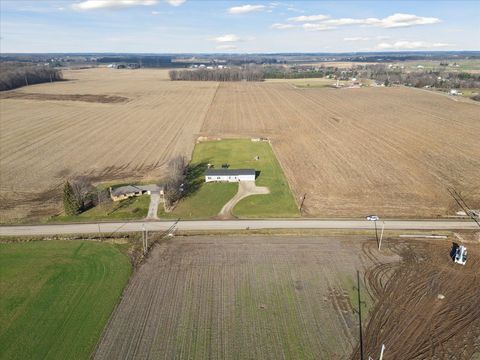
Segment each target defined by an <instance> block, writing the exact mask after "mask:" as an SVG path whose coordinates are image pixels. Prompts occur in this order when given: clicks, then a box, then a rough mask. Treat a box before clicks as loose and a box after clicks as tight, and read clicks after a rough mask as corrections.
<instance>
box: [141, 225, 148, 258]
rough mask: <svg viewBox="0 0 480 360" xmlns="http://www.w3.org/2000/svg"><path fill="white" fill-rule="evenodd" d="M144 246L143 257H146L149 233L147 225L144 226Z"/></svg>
mask: <svg viewBox="0 0 480 360" xmlns="http://www.w3.org/2000/svg"><path fill="white" fill-rule="evenodd" d="M142 246H143V255H146V254H147V251H148V232H147V230H146V229H145V224H143V226H142Z"/></svg>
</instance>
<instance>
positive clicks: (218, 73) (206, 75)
mask: <svg viewBox="0 0 480 360" xmlns="http://www.w3.org/2000/svg"><path fill="white" fill-rule="evenodd" d="M168 74H169V76H170V80H173V81H177V80H184V81H242V80H245V81H263V80H264V78H265V74H264V71H263V70H262V69H261V68H258V67H248V68H246V69H242V68H228V69H195V70H170V71H169V72H168Z"/></svg>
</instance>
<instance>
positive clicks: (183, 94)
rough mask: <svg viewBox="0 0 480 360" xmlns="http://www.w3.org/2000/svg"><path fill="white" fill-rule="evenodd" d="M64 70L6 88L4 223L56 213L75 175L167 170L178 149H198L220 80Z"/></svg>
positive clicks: (0, 138) (0, 168)
mask: <svg viewBox="0 0 480 360" xmlns="http://www.w3.org/2000/svg"><path fill="white" fill-rule="evenodd" d="M64 75H65V78H67V79H72V80H71V81H65V82H56V83H52V84H50V83H48V84H41V85H34V86H29V87H25V88H22V89H20V90H16V91H12V92H7V93H4V94H2V99H1V100H0V118H1V120H0V129H1V131H0V144H1V145H0V146H1V148H0V183H1V185H0V186H1V187H0V199H1V201H2V206H1V210H0V219H1V220H2V222H8V221H10V220H12V219H15V218H23V217H28V218H30V219H32V218H35V217H36V216H39V215H47V214H50V215H51V214H55V213H57V212H58V211H59V210H60V209H61V207H60V200H61V198H60V195H61V189H62V184H63V182H64V181H65V179H66V178H68V177H70V176H75V175H88V176H91V177H92V178H93V179H96V180H114V179H122V180H123V179H128V178H132V177H135V178H155V177H156V176H161V175H164V174H163V173H162V168H163V166H164V165H165V164H166V163H167V162H168V160H169V159H170V158H171V156H172V155H173V154H182V155H185V156H187V157H189V156H190V155H191V152H192V150H193V146H194V144H195V139H196V136H197V134H198V132H199V131H200V128H201V126H202V123H203V121H204V117H205V114H206V112H207V109H208V107H209V106H210V103H211V101H212V99H213V96H214V93H215V91H216V87H217V84H216V83H198V82H197V83H191V84H189V83H181V82H170V81H168V80H167V72H166V71H164V70H134V71H133V70H114V69H93V70H72V71H65V72H64ZM7 96H8V97H15V98H11V99H7V98H5V97H7ZM21 97H24V99H22V98H21ZM112 99H113V100H115V101H118V100H119V99H121V100H122V102H120V103H112V102H111V101H112ZM123 99H126V100H127V101H124V102H123ZM69 100H73V101H69ZM88 101H94V102H88Z"/></svg>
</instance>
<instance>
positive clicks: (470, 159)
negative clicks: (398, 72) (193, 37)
mask: <svg viewBox="0 0 480 360" xmlns="http://www.w3.org/2000/svg"><path fill="white" fill-rule="evenodd" d="M202 133H203V134H204V135H207V136H208V135H210V136H230V137H238V136H239V135H244V136H265V137H270V138H271V139H272V142H273V148H274V150H275V152H276V154H277V157H278V158H279V161H280V163H281V165H282V167H283V169H284V171H285V173H286V176H287V178H288V180H289V183H290V185H291V187H292V189H293V191H294V193H295V195H296V199H297V201H298V200H299V199H300V198H301V197H302V196H303V195H304V194H305V195H306V198H305V203H304V205H305V208H304V213H305V214H307V215H313V216H329V217H332V216H342V217H350V216H364V215H367V214H369V213H378V214H379V215H381V216H411V217H432V216H433V217H434V216H437V215H444V214H452V213H453V212H454V211H457V210H460V208H459V206H458V205H457V203H456V202H455V200H454V199H453V198H452V197H451V195H450V194H449V192H448V190H447V188H449V187H452V188H455V189H456V190H457V191H458V192H459V193H460V194H461V196H462V197H463V198H464V200H465V201H466V202H467V203H468V205H469V206H470V207H471V208H479V207H480V186H478V185H479V180H478V179H479V178H480V141H478V134H480V107H479V105H478V104H467V103H459V102H454V101H451V99H449V98H446V97H444V96H439V95H436V94H432V93H427V92H422V91H416V90H414V89H407V88H386V89H385V88H362V89H295V88H294V87H292V86H291V85H290V84H279V83H224V84H221V85H220V86H219V89H218V91H217V93H216V96H215V100H214V102H213V104H212V106H211V108H210V110H209V112H208V115H207V119H206V121H205V123H204V126H203V129H202Z"/></svg>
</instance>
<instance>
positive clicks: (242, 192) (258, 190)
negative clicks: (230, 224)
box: [218, 181, 270, 219]
mask: <svg viewBox="0 0 480 360" xmlns="http://www.w3.org/2000/svg"><path fill="white" fill-rule="evenodd" d="M260 194H270V190H269V189H268V187H265V186H256V185H255V181H240V182H239V183H238V191H237V193H236V194H235V196H234V197H232V198H231V199H230V200H229V201H228V202H227V203H226V204H225V205H224V206H223V208H222V210H220V212H219V213H218V218H220V219H232V218H234V216H233V215H232V210H233V208H234V207H235V205H237V203H238V202H239V201H240V200H242V199H243V198H246V197H247V196H250V195H260Z"/></svg>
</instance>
